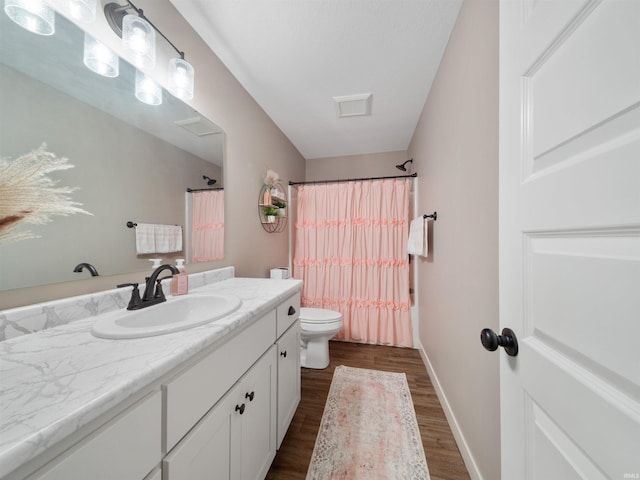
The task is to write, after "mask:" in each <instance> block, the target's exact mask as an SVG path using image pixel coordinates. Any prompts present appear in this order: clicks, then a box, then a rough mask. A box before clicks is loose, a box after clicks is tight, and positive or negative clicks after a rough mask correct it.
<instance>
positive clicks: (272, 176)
mask: <svg viewBox="0 0 640 480" xmlns="http://www.w3.org/2000/svg"><path fill="white" fill-rule="evenodd" d="M278 180H280V175H278V174H277V173H276V172H274V171H273V170H267V175H266V176H265V177H264V184H265V185H269V186H270V187H273V186H274V185H275V184H276V182H277V181H278Z"/></svg>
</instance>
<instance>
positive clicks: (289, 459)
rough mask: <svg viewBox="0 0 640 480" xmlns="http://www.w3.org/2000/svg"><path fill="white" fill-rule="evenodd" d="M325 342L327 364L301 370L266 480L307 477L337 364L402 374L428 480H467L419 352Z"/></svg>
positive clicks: (466, 473) (465, 470)
mask: <svg viewBox="0 0 640 480" xmlns="http://www.w3.org/2000/svg"><path fill="white" fill-rule="evenodd" d="M329 345H330V355H331V363H330V364H329V367H327V368H326V369H324V370H311V369H306V368H303V369H302V398H301V400H300V405H299V406H298V410H297V411H296V414H295V416H294V418H293V421H292V422H291V426H290V427H289V430H288V432H287V435H286V436H285V438H284V441H283V442H282V446H281V447H280V450H278V453H277V454H276V458H275V460H274V461H273V464H272V465H271V469H270V470H269V473H268V474H267V477H266V478H267V479H273V480H304V479H305V477H306V475H307V469H308V467H309V461H310V460H311V453H312V452H313V446H314V445H315V441H316V435H317V434H318V429H319V428H320V420H321V419H322V412H323V411H324V404H325V402H326V400H327V395H328V394H329V386H330V385H331V379H332V378H333V371H334V370H335V367H337V366H338V365H347V366H350V367H357V368H371V369H375V370H385V371H388V372H404V373H405V374H406V375H407V382H408V383H409V388H410V390H411V397H412V398H413V404H414V408H415V410H416V417H417V419H418V426H419V427H420V435H421V437H422V445H423V447H424V451H425V455H426V457H427V464H428V465H429V473H430V475H431V480H467V479H469V478H470V477H469V474H468V472H467V469H466V467H465V465H464V462H463V461H462V457H461V456H460V452H459V451H458V447H457V445H456V442H455V440H454V438H453V434H452V433H451V429H450V428H449V424H448V423H447V419H446V417H445V416H444V412H443V411H442V407H441V406H440V402H439V401H438V397H437V396H436V392H435V390H434V388H433V385H432V384H431V380H430V379H429V376H428V375H427V371H426V368H425V366H424V364H423V363H422V359H421V358H420V354H419V353H418V351H417V350H413V349H409V348H396V347H384V346H378V345H363V344H358V343H349V342H338V341H332V342H330V343H329ZM393 480H396V479H393Z"/></svg>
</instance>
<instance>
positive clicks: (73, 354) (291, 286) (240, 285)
mask: <svg viewBox="0 0 640 480" xmlns="http://www.w3.org/2000/svg"><path fill="white" fill-rule="evenodd" d="M300 289H301V282H300V281H298V280H267V279H242V278H231V279H227V280H224V281H221V282H218V283H214V284H211V285H207V286H203V287H201V288H199V289H197V290H196V292H198V291H199V292H205V293H206V292H207V291H215V293H216V294H218V295H225V294H229V295H235V296H237V297H239V298H240V299H241V300H242V305H241V306H240V308H239V309H238V310H237V311H235V312H234V313H232V314H231V315H228V316H227V317H225V318H223V319H220V320H217V321H216V322H213V323H211V324H206V325H203V326H199V327H195V328H192V329H189V330H184V331H181V332H175V333H171V334H167V335H161V336H154V337H147V338H138V339H124V340H108V339H101V338H96V337H94V336H92V335H91V326H92V324H93V323H94V322H95V321H96V318H98V317H91V318H87V319H83V320H79V321H75V322H72V323H69V324H67V325H62V326H59V327H55V328H50V329H46V330H42V331H39V332H36V333H32V334H30V335H27V336H24V337H20V338H15V339H10V340H7V341H5V342H2V343H0V346H1V348H2V350H1V353H2V357H1V358H2V364H1V365H2V370H1V373H0V374H1V375H3V380H2V381H3V386H2V391H1V393H0V395H1V397H0V402H1V403H2V407H3V413H2V416H1V419H0V421H1V425H0V428H2V430H1V431H2V432H3V433H2V434H1V435H0V478H2V479H3V480H4V479H6V480H16V479H28V480H53V479H60V480H62V479H64V480H75V479H78V480H86V479H92V480H100V479H104V480H113V479H116V478H117V479H118V480H129V479H130V480H184V479H190V478H202V477H203V476H204V473H203V472H206V473H207V477H210V478H216V479H218V478H220V479H247V480H249V479H251V480H253V479H262V478H264V477H265V475H266V473H267V471H268V469H269V467H270V465H271V462H272V461H273V458H274V457H275V453H276V450H277V448H279V446H280V444H281V443H282V439H283V438H284V435H285V433H286V430H287V428H288V426H289V424H290V422H291V420H292V418H293V415H294V413H295V410H296V407H297V405H298V402H299V400H300V355H299V345H300V327H299V321H298V315H299V311H300ZM150 308H156V307H150Z"/></svg>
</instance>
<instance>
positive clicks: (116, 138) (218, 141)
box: [0, 12, 224, 290]
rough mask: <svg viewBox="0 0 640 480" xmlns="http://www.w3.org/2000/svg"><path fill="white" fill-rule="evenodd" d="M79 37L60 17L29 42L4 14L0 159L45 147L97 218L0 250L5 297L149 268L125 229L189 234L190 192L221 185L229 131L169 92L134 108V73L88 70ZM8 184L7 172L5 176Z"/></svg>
mask: <svg viewBox="0 0 640 480" xmlns="http://www.w3.org/2000/svg"><path fill="white" fill-rule="evenodd" d="M83 44H84V32H83V31H82V30H81V29H79V28H78V27H77V26H75V25H74V24H72V23H71V22H69V21H68V20H67V19H66V18H64V17H62V16H61V15H56V32H55V34H54V35H52V36H39V35H35V34H32V33H30V32H28V31H26V30H24V29H22V28H21V27H19V26H18V25H16V24H14V23H13V22H12V21H11V20H10V19H8V17H7V16H6V15H5V14H4V13H3V12H2V13H0V112H2V113H1V115H2V120H1V125H0V127H1V128H0V155H1V156H2V157H3V158H7V157H10V158H17V157H20V156H22V155H24V154H27V153H29V152H30V151H32V150H34V149H36V148H38V147H39V146H40V145H41V144H42V143H46V145H47V148H46V150H47V151H50V152H52V153H54V154H55V155H56V156H58V157H66V158H68V159H69V163H70V164H72V165H73V166H74V168H72V169H69V170H64V171H59V172H53V173H51V174H50V175H49V176H50V177H51V178H52V179H54V180H55V181H57V182H58V184H57V186H68V187H78V188H77V190H76V191H74V192H73V193H72V194H71V197H72V200H73V201H75V202H79V203H81V204H82V206H81V208H83V209H85V210H87V211H88V212H90V213H91V215H85V214H74V215H69V216H55V217H53V221H52V222H50V223H48V224H46V225H26V224H25V225H21V226H20V228H21V229H28V230H30V231H32V232H34V233H35V234H37V235H39V238H34V239H27V240H20V241H18V242H14V243H9V244H4V245H0V270H1V271H2V275H0V290H8V289H14V288H22V287H30V286H38V285H46V284H51V283H58V282H65V281H72V280H82V279H88V278H90V273H89V271H88V270H87V269H85V270H84V271H83V272H79V273H77V272H74V271H73V270H74V267H75V266H76V265H78V264H80V263H83V262H87V263H90V264H92V265H94V266H95V268H96V269H97V271H98V272H99V274H100V275H115V274H123V273H130V272H131V273H132V272H141V271H145V270H149V269H150V268H151V263H150V262H149V260H148V258H147V257H163V258H164V259H165V260H168V261H172V259H173V258H176V257H182V256H184V255H183V254H157V255H146V256H141V255H137V254H136V244H135V230H134V229H131V228H127V226H126V223H127V222H128V221H132V222H142V223H161V224H170V225H182V226H183V227H185V204H186V202H187V201H188V196H189V195H190V194H187V193H186V190H187V188H192V189H199V188H208V186H207V180H205V179H203V176H207V177H209V178H212V179H215V180H216V183H215V187H223V186H224V182H223V148H224V133H223V132H222V131H221V130H220V128H219V127H217V126H216V125H215V124H214V123H212V122H210V121H209V120H207V119H206V118H204V117H203V116H202V115H200V114H199V113H198V112H197V111H195V110H194V109H193V108H191V107H190V106H188V105H186V104H184V103H183V102H181V101H180V100H178V99H176V98H175V97H173V96H172V95H171V94H169V93H168V92H166V91H163V103H162V105H159V106H150V105H146V104H143V103H141V102H140V101H138V100H137V99H136V98H135V94H134V84H135V69H134V68H133V67H132V66H131V65H129V64H128V63H127V62H125V61H124V60H122V59H120V74H119V76H118V77H116V78H107V77H102V76H100V75H97V74H96V73H94V72H92V71H91V70H89V69H88V68H86V67H85V66H84V64H83V60H82V55H83ZM0 175H1V172H0Z"/></svg>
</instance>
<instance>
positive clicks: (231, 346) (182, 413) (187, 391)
mask: <svg viewBox="0 0 640 480" xmlns="http://www.w3.org/2000/svg"><path fill="white" fill-rule="evenodd" d="M275 323H276V312H275V311H271V312H269V313H268V314H266V315H265V316H263V317H262V318H261V319H259V320H257V321H256V322H255V323H254V324H252V325H250V326H249V327H248V328H246V329H245V330H243V331H242V332H240V333H239V334H238V335H237V336H235V337H234V338H232V339H230V340H229V341H227V342H226V343H224V344H222V345H220V347H219V348H217V349H216V350H215V351H213V352H212V353H211V354H210V355H209V356H207V357H205V358H204V359H202V360H200V361H199V362H198V363H196V364H195V365H193V366H191V367H190V368H189V369H188V370H186V371H184V372H182V373H181V374H178V375H177V376H176V377H174V378H173V379H171V380H170V381H169V382H168V383H166V384H165V385H163V390H164V394H165V405H166V427H167V428H166V445H165V446H166V451H167V452H168V451H169V450H171V449H172V448H173V447H174V446H175V445H176V443H178V441H179V440H180V439H181V438H182V437H183V436H184V435H185V434H186V433H187V432H188V431H189V430H190V429H191V427H193V425H195V424H196V423H197V422H198V420H200V418H202V416H203V415H204V414H205V413H207V411H208V410H209V409H210V408H211V407H212V406H213V405H214V404H215V403H216V402H217V401H218V400H219V399H220V398H221V397H222V396H223V395H224V394H225V392H226V391H227V390H229V389H230V388H231V387H232V386H233V384H234V383H235V382H236V381H237V380H238V378H240V377H241V376H242V375H243V374H244V372H246V371H247V370H248V369H249V367H251V365H253V364H254V363H255V362H256V360H258V358H260V356H261V355H262V354H263V353H264V352H265V351H266V350H267V349H268V348H269V347H270V346H271V345H272V344H273V343H274V341H275V338H274V331H275Z"/></svg>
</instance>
